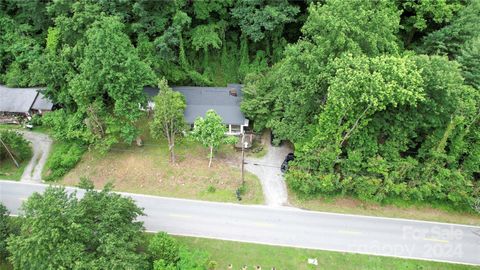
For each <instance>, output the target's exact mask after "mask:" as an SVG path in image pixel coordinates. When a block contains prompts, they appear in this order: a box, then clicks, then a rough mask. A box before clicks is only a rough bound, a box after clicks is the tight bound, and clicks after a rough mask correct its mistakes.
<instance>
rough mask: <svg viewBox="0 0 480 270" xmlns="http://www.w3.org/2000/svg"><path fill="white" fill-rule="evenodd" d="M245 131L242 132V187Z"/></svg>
mask: <svg viewBox="0 0 480 270" xmlns="http://www.w3.org/2000/svg"><path fill="white" fill-rule="evenodd" d="M244 167H245V131H244V132H242V186H243V185H244V184H245V173H244V172H243V171H244Z"/></svg>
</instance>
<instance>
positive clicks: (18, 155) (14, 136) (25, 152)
mask: <svg viewBox="0 0 480 270" xmlns="http://www.w3.org/2000/svg"><path fill="white" fill-rule="evenodd" d="M0 139H1V140H2V142H3V143H4V144H5V146H6V147H7V148H8V150H9V151H10V152H11V153H12V155H13V156H14V157H15V159H16V160H17V161H18V162H22V161H24V160H27V159H29V158H30V157H31V156H32V149H31V148H30V142H29V141H27V140H25V139H24V138H23V136H22V135H21V134H20V133H18V132H15V131H11V130H4V131H0ZM9 158H10V155H9V154H8V151H7V150H6V149H5V147H4V146H3V145H0V160H3V159H9Z"/></svg>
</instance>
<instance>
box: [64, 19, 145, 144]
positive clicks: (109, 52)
mask: <svg viewBox="0 0 480 270" xmlns="http://www.w3.org/2000/svg"><path fill="white" fill-rule="evenodd" d="M123 30H124V25H123V24H122V23H121V22H120V21H119V19H118V18H116V17H103V18H101V19H99V20H98V21H97V22H95V23H94V24H93V25H92V27H91V28H90V29H89V30H88V31H87V32H86V47H85V50H84V53H83V54H84V57H83V60H82V62H81V64H80V67H79V69H80V73H79V74H78V75H77V76H75V77H74V78H73V79H72V80H71V81H70V84H69V92H70V94H71V95H72V96H73V99H74V100H75V103H76V105H77V111H78V112H81V113H82V114H83V115H84V116H85V121H86V123H87V126H88V127H89V129H90V131H91V132H92V133H93V134H94V135H95V137H96V138H97V142H99V143H101V144H102V145H103V146H105V147H106V148H108V147H109V146H110V145H112V144H113V143H115V142H117V141H118V140H120V139H121V140H123V141H125V142H127V143H130V142H132V141H133V140H134V139H135V137H136V136H137V129H136V128H135V126H134V124H135V122H136V120H138V119H139V117H140V116H141V115H142V112H141V111H140V110H139V104H145V97H144V94H143V86H144V85H147V84H148V83H149V82H151V81H152V80H153V77H154V76H153V73H152V71H151V69H150V68H149V67H148V66H147V65H146V64H145V63H143V62H142V61H140V59H139V57H138V55H137V52H136V51H135V48H134V47H133V46H132V44H131V42H130V40H129V38H128V36H127V35H126V34H125V33H124V32H123Z"/></svg>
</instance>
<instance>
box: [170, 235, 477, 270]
mask: <svg viewBox="0 0 480 270" xmlns="http://www.w3.org/2000/svg"><path fill="white" fill-rule="evenodd" d="M175 239H177V240H178V242H179V243H181V244H184V245H186V246H188V247H190V248H192V249H200V250H204V251H205V252H208V253H209V254H212V256H211V259H212V260H214V261H215V262H217V264H218V266H219V267H218V269H227V266H228V265H229V264H232V265H233V269H241V267H242V266H244V265H247V266H248V268H247V269H255V267H256V266H257V265H259V266H261V267H262V269H268V270H270V269H271V268H272V267H275V268H276V269H279V270H280V269H295V270H307V269H308V270H314V269H338V270H349V269H352V270H354V269H355V270H357V269H365V270H366V269H385V270H387V269H399V270H400V269H405V270H406V269H422V270H440V269H442V270H447V269H449V270H467V269H468V270H470V269H471V270H473V269H480V267H475V266H467V265H458V264H449V263H438V262H427V261H421V260H410V259H399V258H390V257H381V256H370V255H361V254H352V253H342V252H332V251H320V250H311V249H300V248H291V247H278V246H270V245H260V244H250V243H239V242H234V241H223V240H213V239H205V238H195V237H180V236H175ZM309 258H312V259H317V261H318V265H317V266H315V265H312V264H308V263H307V260H308V259H309ZM222 267H223V268H222Z"/></svg>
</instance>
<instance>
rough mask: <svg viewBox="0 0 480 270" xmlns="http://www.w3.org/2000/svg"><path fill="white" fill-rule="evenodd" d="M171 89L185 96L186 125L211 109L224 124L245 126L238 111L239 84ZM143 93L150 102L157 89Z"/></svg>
mask: <svg viewBox="0 0 480 270" xmlns="http://www.w3.org/2000/svg"><path fill="white" fill-rule="evenodd" d="M172 89H173V90H175V91H178V92H180V93H182V94H183V95H184V96H185V100H186V102H187V108H186V109H185V120H186V121H187V123H190V124H191V123H193V122H195V119H197V118H198V117H200V116H202V117H204V116H205V113H206V112H207V111H208V110H210V109H213V110H214V111H215V112H217V113H218V114H219V115H220V116H221V117H222V118H223V121H224V123H225V124H231V125H243V124H245V120H246V119H245V116H244V115H243V113H242V112H241V111H240V102H241V96H242V93H241V89H242V85H240V84H229V85H228V86H227V87H197V86H175V87H172ZM232 89H235V90H236V91H237V96H232V95H230V91H231V90H232ZM144 92H145V94H146V95H147V96H148V97H149V99H150V100H151V99H152V98H153V97H154V96H155V95H157V93H158V88H154V87H145V88H144Z"/></svg>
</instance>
